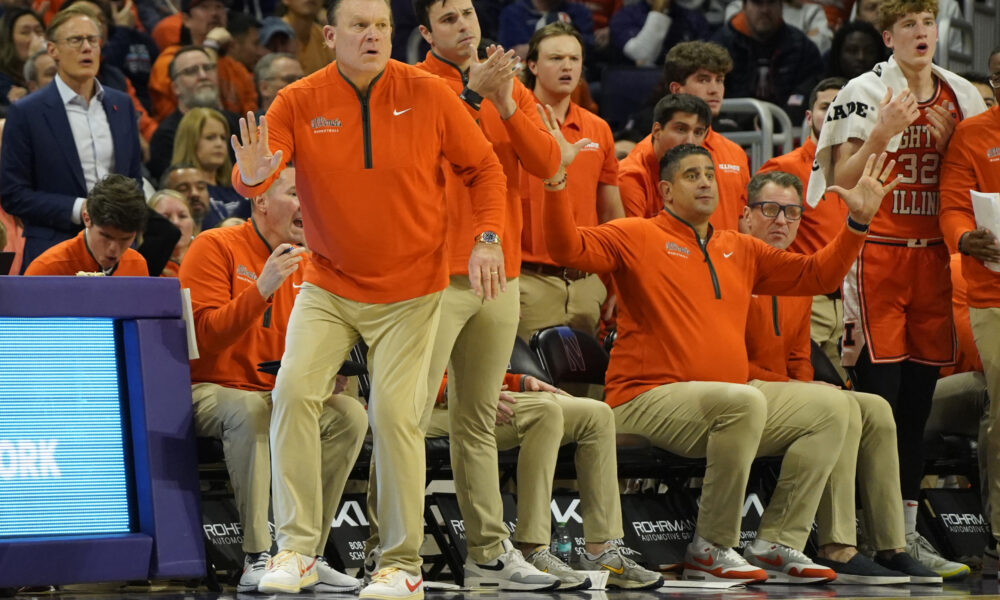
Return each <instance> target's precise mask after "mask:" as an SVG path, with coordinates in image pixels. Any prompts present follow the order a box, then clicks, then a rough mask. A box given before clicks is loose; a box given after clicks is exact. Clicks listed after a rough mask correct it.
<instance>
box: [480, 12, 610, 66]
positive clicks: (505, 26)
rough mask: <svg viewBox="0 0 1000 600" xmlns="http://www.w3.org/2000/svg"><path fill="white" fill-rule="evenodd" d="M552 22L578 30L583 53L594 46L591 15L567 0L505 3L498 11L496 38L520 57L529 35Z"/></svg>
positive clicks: (524, 49) (524, 56)
mask: <svg viewBox="0 0 1000 600" xmlns="http://www.w3.org/2000/svg"><path fill="white" fill-rule="evenodd" d="M555 21H559V22H561V23H568V24H570V25H572V26H573V27H575V28H576V30H577V31H579V32H580V37H581V39H582V40H583V50H584V51H585V52H586V51H587V50H589V49H592V48H593V47H594V20H593V17H591V16H590V11H589V10H587V7H586V6H584V5H583V4H580V3H578V2H573V1H571V0H516V1H515V2H513V3H511V4H508V5H507V6H506V7H505V8H504V9H503V11H502V12H501V13H500V31H499V32H498V33H497V41H498V42H499V43H500V45H501V46H503V47H504V48H507V49H508V50H511V49H513V50H514V51H515V52H516V53H517V55H518V56H520V57H521V59H522V60H523V59H524V58H526V57H527V55H528V42H529V41H530V40H531V36H532V35H534V33H535V32H536V31H538V30H539V29H541V28H542V27H545V26H546V25H548V24H550V23H553V22H555Z"/></svg>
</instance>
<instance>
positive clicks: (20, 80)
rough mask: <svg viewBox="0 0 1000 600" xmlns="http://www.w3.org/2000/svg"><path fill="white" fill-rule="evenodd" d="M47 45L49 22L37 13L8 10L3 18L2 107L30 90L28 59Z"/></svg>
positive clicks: (0, 45) (0, 25) (0, 53)
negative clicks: (26, 71)
mask: <svg viewBox="0 0 1000 600" xmlns="http://www.w3.org/2000/svg"><path fill="white" fill-rule="evenodd" d="M44 44H45V25H44V24H42V20H41V19H40V18H38V16H37V15H36V14H35V13H33V12H31V11H30V10H28V9H26V8H17V7H15V8H11V9H8V10H7V11H6V12H5V13H4V16H3V19H2V20H0V106H7V105H9V104H13V103H14V102H15V101H17V100H18V99H20V98H22V97H24V96H25V95H26V94H27V93H28V89H27V88H28V86H27V83H26V82H25V80H24V62H25V61H26V60H27V59H28V57H29V56H31V55H32V53H34V52H36V51H38V50H40V49H42V48H44Z"/></svg>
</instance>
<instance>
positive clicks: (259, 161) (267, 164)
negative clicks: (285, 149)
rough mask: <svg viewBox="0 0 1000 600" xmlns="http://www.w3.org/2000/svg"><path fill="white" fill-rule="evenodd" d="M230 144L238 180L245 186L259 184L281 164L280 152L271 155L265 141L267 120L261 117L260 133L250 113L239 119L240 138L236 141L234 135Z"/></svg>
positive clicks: (255, 120)
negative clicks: (234, 155)
mask: <svg viewBox="0 0 1000 600" xmlns="http://www.w3.org/2000/svg"><path fill="white" fill-rule="evenodd" d="M230 143H231V144H232V146H233V152H235V153H236V166H237V167H238V168H239V170H240V178H241V179H242V180H243V183H245V184H247V185H257V184H258V183H261V182H262V181H264V180H265V179H267V178H268V177H270V176H271V175H273V174H274V173H276V172H277V171H278V168H279V167H280V166H281V164H282V163H281V160H282V152H281V150H278V151H277V152H276V153H275V154H273V155H272V154H271V148H270V147H269V146H268V140H267V119H266V118H265V117H263V116H261V118H260V131H258V130H257V119H256V118H255V117H254V116H253V113H252V112H248V113H247V116H246V118H243V117H240V137H239V139H237V138H236V135H235V134H234V135H233V136H232V138H231V139H230Z"/></svg>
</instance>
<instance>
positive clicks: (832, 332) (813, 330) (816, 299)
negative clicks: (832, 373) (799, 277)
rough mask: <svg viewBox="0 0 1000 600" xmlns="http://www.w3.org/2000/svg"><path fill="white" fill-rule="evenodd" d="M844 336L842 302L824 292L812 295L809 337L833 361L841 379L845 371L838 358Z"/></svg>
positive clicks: (845, 373)
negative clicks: (841, 339)
mask: <svg viewBox="0 0 1000 600" xmlns="http://www.w3.org/2000/svg"><path fill="white" fill-rule="evenodd" d="M843 336H844V302H843V301H842V300H841V299H839V298H838V299H836V300H833V299H831V298H830V297H829V296H826V295H825V294H820V295H818V296H813V303H812V317H811V319H810V322H809V337H811V338H812V340H813V341H814V342H816V343H817V344H819V347H820V350H822V351H823V354H825V355H826V357H827V358H829V359H830V362H831V363H833V368H835V369H836V370H837V374H838V375H840V378H841V379H842V380H843V381H847V372H846V371H844V367H843V365H842V364H841V360H840V345H839V344H840V338H842V337H843Z"/></svg>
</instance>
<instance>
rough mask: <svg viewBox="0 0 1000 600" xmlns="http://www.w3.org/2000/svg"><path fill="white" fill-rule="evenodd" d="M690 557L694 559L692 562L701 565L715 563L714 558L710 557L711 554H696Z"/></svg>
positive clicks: (709, 565)
mask: <svg viewBox="0 0 1000 600" xmlns="http://www.w3.org/2000/svg"><path fill="white" fill-rule="evenodd" d="M691 558H693V559H694V562H696V563H698V564H699V565H701V566H703V567H711V566H712V565H713V564H715V559H714V558H712V557H711V556H709V557H708V558H698V557H697V556H692V557H691Z"/></svg>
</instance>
